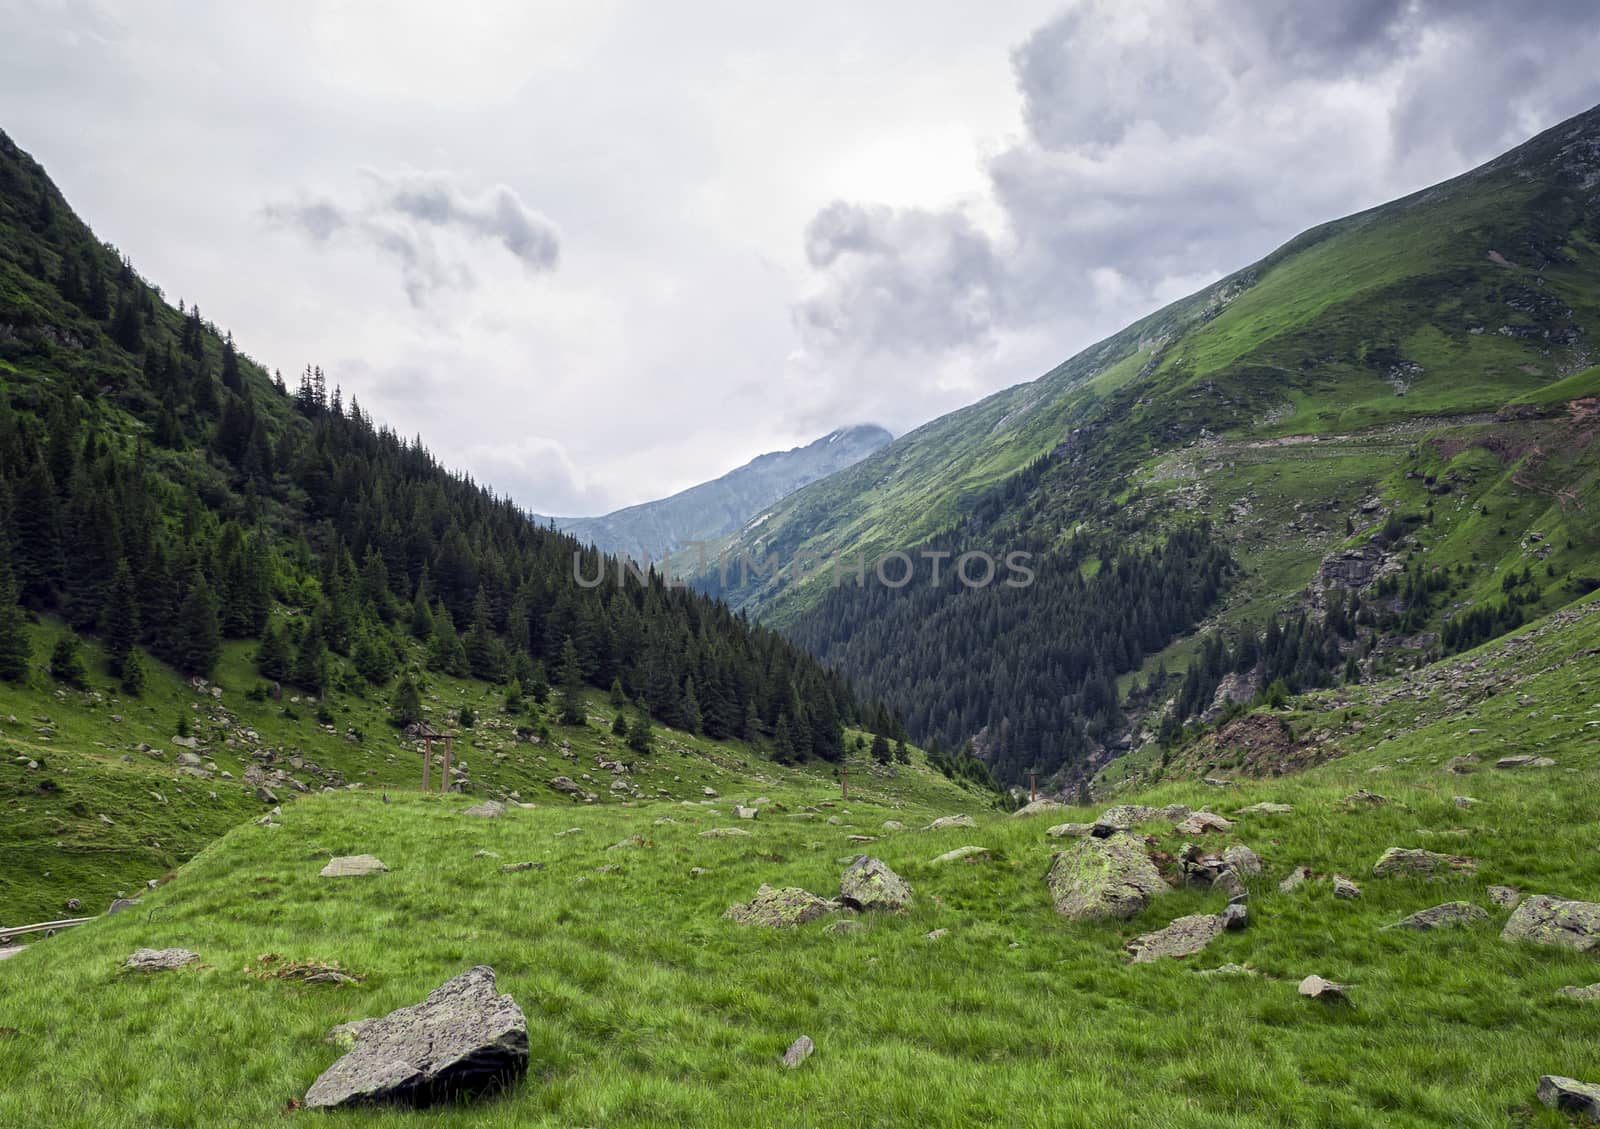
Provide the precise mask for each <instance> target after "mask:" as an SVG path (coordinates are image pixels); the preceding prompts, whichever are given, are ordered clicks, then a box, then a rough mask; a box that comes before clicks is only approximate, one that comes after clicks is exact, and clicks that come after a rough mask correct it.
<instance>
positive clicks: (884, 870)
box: [839, 855, 911, 913]
mask: <svg viewBox="0 0 1600 1129" xmlns="http://www.w3.org/2000/svg"><path fill="white" fill-rule="evenodd" d="M839 901H841V902H843V903H844V904H845V905H847V906H849V907H850V908H851V909H853V910H861V911H870V910H886V911H888V912H891V913H896V912H899V911H900V910H903V909H905V908H906V907H907V906H909V905H910V904H911V886H910V884H909V883H908V882H906V880H905V879H904V878H901V877H900V876H899V875H898V874H896V873H895V872H894V871H892V870H890V869H889V867H888V866H887V865H886V864H885V863H884V862H883V861H882V860H881V859H875V858H869V857H868V856H866V855H862V856H861V857H860V858H858V859H856V861H855V862H853V863H851V864H850V865H849V866H848V867H846V868H845V872H844V876H843V877H842V878H840V880H839Z"/></svg>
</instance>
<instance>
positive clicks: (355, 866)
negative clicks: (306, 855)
mask: <svg viewBox="0 0 1600 1129" xmlns="http://www.w3.org/2000/svg"><path fill="white" fill-rule="evenodd" d="M388 870H389V868H388V867H387V866H384V865H383V860H382V859H380V858H378V857H377V856H376V855H345V856H341V857H339V858H334V859H330V860H328V865H327V866H325V867H323V868H322V872H321V877H323V878H361V877H364V876H366V875H368V874H385V873H387V872H388Z"/></svg>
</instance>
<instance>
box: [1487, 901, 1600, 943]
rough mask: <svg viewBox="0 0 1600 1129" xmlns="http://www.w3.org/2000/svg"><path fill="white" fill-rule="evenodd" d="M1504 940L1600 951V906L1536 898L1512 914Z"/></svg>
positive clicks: (1502, 937)
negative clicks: (1598, 949)
mask: <svg viewBox="0 0 1600 1129" xmlns="http://www.w3.org/2000/svg"><path fill="white" fill-rule="evenodd" d="M1500 939H1501V940H1502V941H1527V942H1530V943H1533V944H1537V945H1553V946H1555V947H1557V948H1562V949H1573V950H1575V951H1577V952H1580V953H1588V952H1594V951H1596V949H1597V948H1600V903H1596V902H1574V901H1568V900H1567V899H1565V898H1552V897H1549V896H1548V895H1545V894H1535V895H1534V896H1533V897H1531V898H1529V899H1528V900H1527V901H1525V902H1523V903H1522V904H1521V905H1519V906H1518V907H1517V908H1516V910H1515V911H1514V912H1513V913H1512V915H1511V920H1509V921H1507V922H1506V927H1505V929H1504V930H1502V931H1501V933H1500Z"/></svg>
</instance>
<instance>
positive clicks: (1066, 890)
mask: <svg viewBox="0 0 1600 1129" xmlns="http://www.w3.org/2000/svg"><path fill="white" fill-rule="evenodd" d="M1045 882H1046V884H1047V885H1048V886H1049V887H1050V897H1051V900H1052V901H1053V902H1054V903H1055V908H1056V912H1057V913H1059V914H1061V916H1063V917H1066V918H1070V919H1072V920H1073V921H1093V920H1097V919H1100V918H1108V917H1109V918H1116V919H1118V920H1123V921H1126V920H1127V919H1128V918H1130V917H1132V916H1133V915H1134V914H1136V913H1138V912H1139V911H1140V910H1142V909H1144V908H1145V906H1147V905H1149V904H1150V899H1151V898H1153V897H1155V896H1156V895H1157V894H1158V893H1160V892H1162V891H1163V890H1165V889H1166V883H1164V882H1162V881H1161V874H1160V872H1159V871H1157V870H1156V865H1155V863H1153V862H1151V861H1150V856H1148V855H1147V854H1145V852H1144V849H1143V848H1142V847H1141V846H1140V845H1139V841H1138V840H1137V839H1135V838H1134V837H1132V836H1131V835H1116V836H1113V837H1112V838H1109V839H1080V840H1079V841H1078V842H1076V843H1074V844H1073V845H1072V846H1071V847H1069V848H1068V849H1067V850H1065V851H1062V852H1060V853H1059V854H1057V855H1056V856H1055V859H1054V861H1053V862H1052V863H1051V864H1050V872H1049V874H1047V875H1046V876H1045Z"/></svg>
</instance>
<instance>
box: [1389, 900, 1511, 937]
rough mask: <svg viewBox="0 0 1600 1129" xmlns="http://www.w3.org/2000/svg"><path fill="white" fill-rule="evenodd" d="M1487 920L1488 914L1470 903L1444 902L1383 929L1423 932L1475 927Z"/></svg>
mask: <svg viewBox="0 0 1600 1129" xmlns="http://www.w3.org/2000/svg"><path fill="white" fill-rule="evenodd" d="M1488 920H1489V913H1488V911H1487V910H1485V909H1484V908H1483V907H1482V906H1475V905H1473V904H1472V903H1471V902H1446V903H1444V905H1442V906H1433V907H1431V908H1429V909H1423V910H1418V911H1417V912H1416V913H1413V914H1411V915H1410V916H1408V917H1402V918H1401V919H1400V920H1399V921H1397V922H1395V923H1394V924H1393V925H1389V926H1385V928H1387V929H1416V930H1419V931H1423V930H1428V929H1441V928H1444V927H1446V926H1451V925H1477V924H1478V923H1479V922H1483V921H1488Z"/></svg>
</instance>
